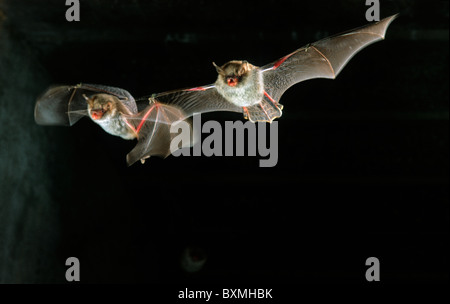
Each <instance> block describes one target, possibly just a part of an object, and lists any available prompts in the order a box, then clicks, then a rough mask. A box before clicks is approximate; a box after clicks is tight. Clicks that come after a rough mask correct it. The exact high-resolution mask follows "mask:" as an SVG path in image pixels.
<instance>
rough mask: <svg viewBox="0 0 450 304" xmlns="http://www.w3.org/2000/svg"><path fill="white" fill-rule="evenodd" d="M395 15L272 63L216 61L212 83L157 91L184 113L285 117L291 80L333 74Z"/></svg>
mask: <svg viewBox="0 0 450 304" xmlns="http://www.w3.org/2000/svg"><path fill="white" fill-rule="evenodd" d="M396 16H397V15H394V16H391V17H388V18H385V19H383V20H381V21H379V22H376V23H373V24H369V25H367V26H365V27H361V28H357V29H354V30H351V31H348V32H345V33H342V34H338V35H335V36H332V37H328V38H325V39H322V40H320V41H317V42H315V43H311V44H308V45H306V46H304V47H302V48H300V49H298V50H296V51H294V52H292V53H290V54H288V55H286V56H284V57H282V58H280V59H278V60H276V61H275V62H272V63H270V64H268V65H265V66H262V67H257V66H255V65H252V64H250V63H248V62H247V61H241V60H233V61H230V62H228V63H225V64H224V65H223V66H221V67H218V66H217V65H216V64H214V63H213V64H214V66H215V67H216V70H217V72H218V77H217V80H216V82H215V83H214V84H210V85H205V86H200V87H195V88H190V89H183V90H176V91H170V92H164V93H159V94H155V95H154V97H155V98H156V99H157V100H158V101H160V102H162V103H165V104H170V105H175V106H177V107H179V108H180V109H182V110H183V112H184V113H185V114H186V115H192V114H195V113H203V112H210V111H232V112H242V113H243V114H244V118H246V119H249V120H251V121H253V122H256V121H266V122H272V120H273V119H275V118H277V117H281V115H282V109H283V106H282V105H281V104H280V103H279V100H280V98H281V96H282V95H283V93H284V92H285V91H286V90H287V89H288V88H290V87H291V86H292V85H294V84H296V83H298V82H301V81H304V80H308V79H312V78H335V77H336V76H337V75H338V74H339V72H340V71H341V70H342V69H343V68H344V66H345V65H346V64H347V62H348V61H349V60H350V59H351V58H352V57H353V56H354V55H355V54H356V53H358V52H359V51H360V50H361V49H363V48H364V47H366V46H368V45H370V44H372V43H374V42H376V41H379V40H382V39H384V36H385V33H386V30H387V28H388V26H389V24H390V23H391V22H392V21H393V20H394V19H395V18H396Z"/></svg>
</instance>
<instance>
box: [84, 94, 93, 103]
mask: <svg viewBox="0 0 450 304" xmlns="http://www.w3.org/2000/svg"><path fill="white" fill-rule="evenodd" d="M83 98H84V99H85V100H86V102H87V103H88V104H91V103H92V100H91V99H90V98H89V97H87V96H86V94H83Z"/></svg>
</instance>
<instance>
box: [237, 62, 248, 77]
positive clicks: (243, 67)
mask: <svg viewBox="0 0 450 304" xmlns="http://www.w3.org/2000/svg"><path fill="white" fill-rule="evenodd" d="M249 69H250V67H249V65H248V61H247V60H244V61H242V64H241V67H240V68H239V75H244V74H245V73H246V72H247V71H248V70H249Z"/></svg>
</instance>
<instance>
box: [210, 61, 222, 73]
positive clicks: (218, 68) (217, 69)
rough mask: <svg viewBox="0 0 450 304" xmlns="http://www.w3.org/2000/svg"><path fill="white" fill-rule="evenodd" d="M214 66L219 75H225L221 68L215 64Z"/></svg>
mask: <svg viewBox="0 0 450 304" xmlns="http://www.w3.org/2000/svg"><path fill="white" fill-rule="evenodd" d="M212 64H213V66H214V67H215V68H216V71H217V73H219V74H221V75H225V72H224V70H223V69H222V68H221V67H220V66H218V65H217V64H216V63H215V62H213V63H212Z"/></svg>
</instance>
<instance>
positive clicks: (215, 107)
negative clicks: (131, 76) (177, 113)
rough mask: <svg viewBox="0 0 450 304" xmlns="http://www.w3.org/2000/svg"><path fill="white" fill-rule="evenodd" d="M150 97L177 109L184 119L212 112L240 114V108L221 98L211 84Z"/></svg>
mask: <svg viewBox="0 0 450 304" xmlns="http://www.w3.org/2000/svg"><path fill="white" fill-rule="evenodd" d="M152 97H153V98H155V99H156V100H157V101H159V102H161V103H163V104H167V105H171V106H175V107H177V108H178V109H180V110H181V111H182V112H183V113H184V114H185V115H186V117H189V116H192V115H193V114H197V113H205V112H213V111H230V112H242V108H241V107H238V106H235V105H234V104H232V103H230V102H229V101H227V100H226V99H225V98H223V97H222V95H220V94H219V92H217V90H216V88H215V86H214V85H213V84H211V85H206V86H201V87H196V88H190V89H182V90H175V91H170V92H164V93H159V94H154V95H152Z"/></svg>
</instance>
